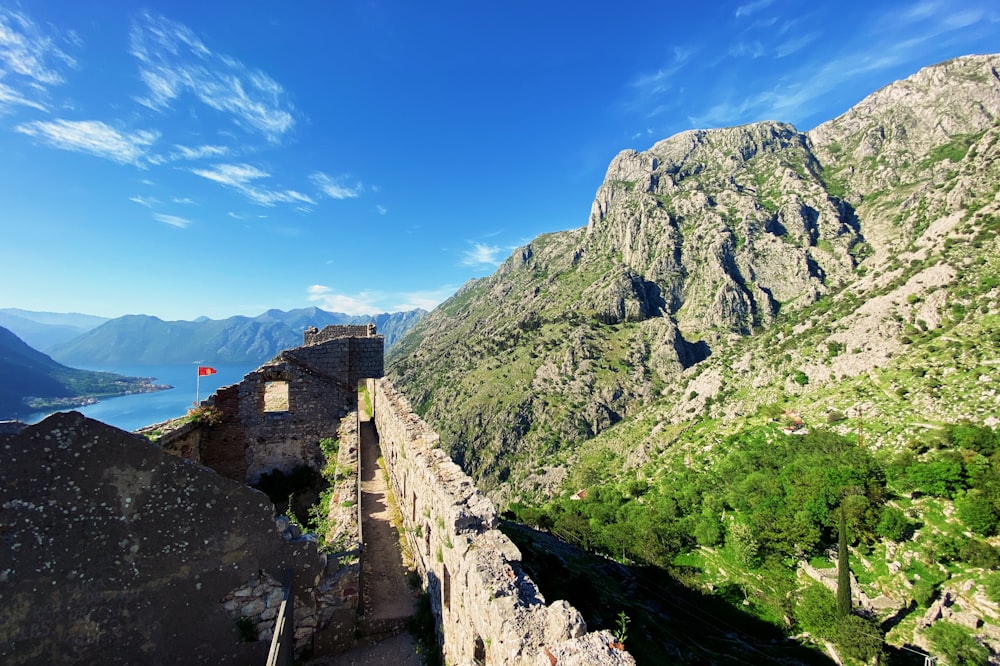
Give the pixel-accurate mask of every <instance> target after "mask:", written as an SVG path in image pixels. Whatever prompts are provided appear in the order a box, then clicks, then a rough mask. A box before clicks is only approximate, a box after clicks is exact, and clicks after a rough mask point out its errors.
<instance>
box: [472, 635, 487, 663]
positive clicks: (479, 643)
mask: <svg viewBox="0 0 1000 666" xmlns="http://www.w3.org/2000/svg"><path fill="white" fill-rule="evenodd" d="M472 659H473V661H475V662H476V663H477V664H485V663H486V644H485V643H483V639H482V638H480V637H479V636H476V646H475V647H474V648H473V650H472Z"/></svg>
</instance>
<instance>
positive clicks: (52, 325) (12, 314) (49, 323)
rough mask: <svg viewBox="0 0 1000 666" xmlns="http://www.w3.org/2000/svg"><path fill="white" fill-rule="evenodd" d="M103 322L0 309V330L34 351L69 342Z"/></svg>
mask: <svg viewBox="0 0 1000 666" xmlns="http://www.w3.org/2000/svg"><path fill="white" fill-rule="evenodd" d="M106 321H108V318H107V317H95V316H94V315H86V314H77V313H58V312H32V311H30V310H21V309H19V308H0V326H3V327H4V328H7V329H9V330H10V331H12V332H13V333H14V334H15V335H17V337H19V338H21V340H23V341H24V342H26V343H28V344H29V345H31V346H32V347H34V348H35V349H48V348H49V347H52V346H54V345H57V344H60V343H62V342H66V341H68V340H72V339H73V338H75V337H77V336H78V335H82V334H84V333H86V332H87V331H89V330H91V329H94V328H97V327H98V326H100V325H101V324H103V323H104V322H106Z"/></svg>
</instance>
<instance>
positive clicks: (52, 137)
mask: <svg viewBox="0 0 1000 666" xmlns="http://www.w3.org/2000/svg"><path fill="white" fill-rule="evenodd" d="M15 129H16V130H17V131H18V132H20V133H21V134H27V135H28V136H33V137H37V138H40V139H43V140H44V141H46V142H47V143H49V145H51V146H54V147H56V148H61V149H63V150H72V151H75V152H80V153H90V154H91V155H96V156H98V157H103V158H105V159H109V160H112V161H114V162H118V163H119V164H132V165H135V166H138V167H143V166H145V162H146V161H147V160H146V157H147V155H148V148H149V147H150V146H151V145H153V144H154V143H155V142H156V140H157V139H158V138H159V134H158V133H157V132H150V131H146V130H138V131H135V132H119V131H118V130H116V129H114V128H113V127H111V126H110V125H107V124H105V123H103V122H101V121H100V120H54V121H35V122H30V123H23V124H21V125H18V126H17V127H16V128H15Z"/></svg>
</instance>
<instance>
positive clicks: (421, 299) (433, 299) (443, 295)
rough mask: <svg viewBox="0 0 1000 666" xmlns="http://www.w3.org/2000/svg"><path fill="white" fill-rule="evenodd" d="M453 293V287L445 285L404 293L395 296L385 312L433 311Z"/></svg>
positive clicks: (454, 289)
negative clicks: (418, 309) (395, 298)
mask: <svg viewBox="0 0 1000 666" xmlns="http://www.w3.org/2000/svg"><path fill="white" fill-rule="evenodd" d="M455 291H456V288H455V287H454V286H452V285H445V286H443V287H438V288H437V289H428V290H424V291H411V292H404V293H402V294H399V295H398V296H397V300H395V301H394V305H392V307H390V308H388V309H387V311H388V312H406V311H408V310H416V309H417V308H421V309H424V310H433V309H434V308H436V307H437V306H438V305H440V304H441V303H442V302H444V301H445V300H446V299H448V298H450V297H451V296H453V295H454V293H455Z"/></svg>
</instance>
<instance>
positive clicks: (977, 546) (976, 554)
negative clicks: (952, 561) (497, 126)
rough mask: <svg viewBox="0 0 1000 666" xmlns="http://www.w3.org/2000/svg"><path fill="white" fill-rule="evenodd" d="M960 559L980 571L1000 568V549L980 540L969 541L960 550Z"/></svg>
mask: <svg viewBox="0 0 1000 666" xmlns="http://www.w3.org/2000/svg"><path fill="white" fill-rule="evenodd" d="M958 557H959V559H961V560H962V561H963V562H965V563H966V564H970V565H972V566H974V567H979V568H980V569H996V568H998V567H1000V549H998V548H996V547H995V546H991V545H990V544H988V543H986V542H985V541H980V540H979V539H969V540H968V541H966V542H965V543H963V544H962V546H961V547H960V548H959V549H958Z"/></svg>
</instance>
